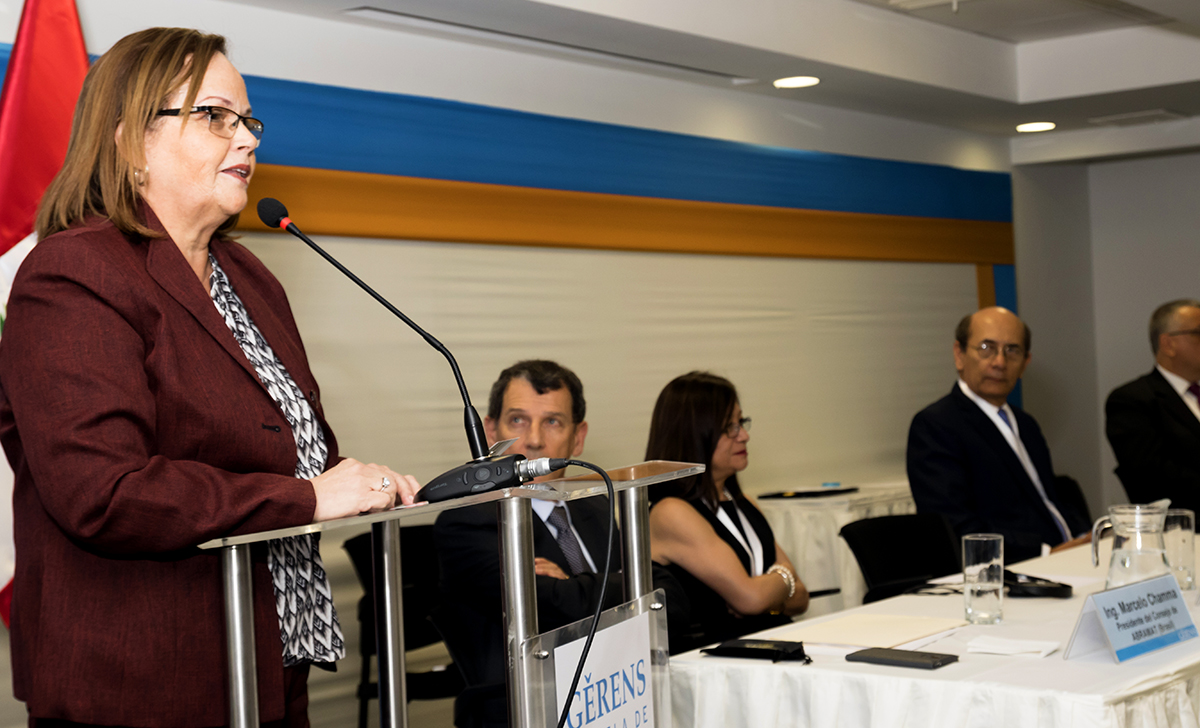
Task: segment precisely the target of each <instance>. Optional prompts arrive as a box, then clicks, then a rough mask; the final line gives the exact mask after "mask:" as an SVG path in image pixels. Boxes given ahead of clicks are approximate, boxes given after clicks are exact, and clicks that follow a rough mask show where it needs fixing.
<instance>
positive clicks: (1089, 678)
mask: <svg viewBox="0 0 1200 728" xmlns="http://www.w3.org/2000/svg"><path fill="white" fill-rule="evenodd" d="M1107 566H1108V555H1107V542H1106V543H1105V544H1104V553H1102V559H1101V567H1100V568H1096V569H1092V568H1091V562H1090V557H1089V554H1088V552H1087V549H1086V548H1079V549H1074V550H1072V551H1068V552H1065V553H1061V554H1054V555H1051V556H1048V557H1046V558H1043V559H1034V560H1032V561H1028V562H1025V563H1024V564H1021V565H1018V566H1017V567H1015V568H1016V570H1017V571H1020V572H1022V573H1027V574H1035V575H1039V576H1046V577H1049V578H1055V577H1058V578H1059V579H1060V580H1064V579H1070V580H1073V581H1074V582H1075V583H1076V585H1077V586H1076V589H1075V596H1074V597H1073V598H1071V599H1069V600H1059V599H1011V598H1006V599H1005V601H1004V621H1003V623H1001V624H998V625H993V626H968V627H965V628H963V629H961V630H960V631H958V632H956V633H954V634H952V635H950V636H948V637H945V638H943V639H940V640H938V641H936V642H933V643H931V644H928V645H926V646H923V647H922V648H921V649H923V650H926V651H929V652H945V653H952V654H957V655H960V656H961V658H960V660H959V662H956V663H954V664H951V665H948V666H946V667H943V668H941V669H938V670H932V671H926V670H915V669H906V668H899V667H886V666H881V665H866V664H862V663H850V662H846V661H845V659H844V657H843V656H841V655H838V654H821V651H820V648H819V647H818V646H812V645H810V646H809V648H810V651H812V652H815V653H816V654H814V656H813V664H811V665H797V664H788V663H779V664H772V663H769V662H765V661H759V660H746V659H731V658H714V657H709V656H702V655H700V654H699V653H697V652H690V653H687V654H684V655H679V656H677V657H674V658H672V660H671V687H672V695H673V713H674V721H675V725H676V726H679V727H682V726H695V727H696V728H708V727H711V728H742V727H745V728H772V727H779V728H783V727H785V726H786V727H788V728H792V727H794V726H805V727H810V726H811V727H812V728H835V727H836V728H893V727H894V728H918V727H920V728H924V727H925V726H947V727H950V726H953V727H955V728H958V727H960V726H1014V727H1017V726H1019V727H1020V728H1035V727H1044V728H1084V727H1085V726H1086V727H1087V728H1094V727H1100V728H1106V727H1112V728H1151V727H1154V728H1160V727H1161V728H1168V727H1169V728H1196V726H1197V725H1198V724H1200V723H1198V720H1197V707H1198V706H1200V639H1195V640H1191V641H1189V642H1185V643H1182V644H1179V645H1175V646H1173V647H1170V648H1168V649H1165V650H1162V651H1160V652H1156V653H1151V654H1148V655H1144V656H1142V657H1138V658H1135V659H1134V660H1132V661H1129V662H1126V663H1124V664H1120V665H1118V664H1116V663H1115V662H1114V661H1113V659H1112V658H1111V657H1109V656H1108V654H1106V653H1103V652H1101V653H1094V654H1093V655H1090V656H1087V657H1084V658H1082V659H1077V660H1071V661H1065V660H1063V658H1062V650H1063V649H1065V648H1066V643H1067V641H1068V639H1069V638H1070V635H1071V630H1072V628H1073V626H1074V624H1075V620H1076V618H1077V616H1078V614H1079V610H1080V607H1081V606H1082V604H1083V600H1084V596H1085V595H1086V594H1087V593H1090V592H1092V591H1096V590H1098V589H1101V588H1103V581H1104V576H1105V574H1106V572H1107ZM1192 594H1193V595H1194V592H1193V593H1192ZM1189 601H1194V598H1193V597H1191V596H1190V597H1189ZM1190 609H1191V611H1192V615H1193V619H1196V620H1197V621H1200V610H1198V609H1197V608H1196V607H1195V606H1192V607H1190ZM853 612H863V613H873V614H889V615H891V614H895V615H925V616H938V617H951V618H961V617H962V614H963V606H962V597H961V596H960V595H952V596H903V597H897V598H895V599H888V600H885V601H882V602H876V603H875V604H870V605H867V606H864V607H859V608H858V609H855V610H853ZM839 616H842V615H829V616H827V617H822V618H821V619H835V618H837V617H839ZM792 628H793V627H791V626H785V627H780V628H778V629H775V630H769V631H767V632H765V633H763V636H769V635H772V634H778V633H780V632H784V631H786V630H789V629H792ZM980 635H989V636H995V637H1001V638H1011V639H1040V640H1046V639H1050V640H1055V641H1058V642H1061V644H1062V648H1061V649H1060V650H1059V651H1058V652H1055V653H1053V654H1051V655H1049V656H1048V657H1045V658H1037V657H1020V656H1018V657H1005V656H998V655H984V654H974V653H972V654H967V647H966V645H967V643H968V642H969V641H970V640H971V639H973V638H974V637H977V636H980Z"/></svg>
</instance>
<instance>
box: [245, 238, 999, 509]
mask: <svg viewBox="0 0 1200 728" xmlns="http://www.w3.org/2000/svg"><path fill="white" fill-rule="evenodd" d="M243 241H244V242H245V243H247V244H248V245H249V246H250V247H251V249H252V250H254V252H255V253H256V254H257V255H259V256H260V257H261V258H262V259H263V261H264V262H265V263H266V264H267V266H268V267H270V268H271V270H272V271H273V272H274V273H275V275H276V276H278V277H279V279H280V280H281V281H282V282H283V285H284V287H285V288H286V289H287V291H288V293H289V297H290V299H291V303H292V308H293V310H294V311H295V313H296V319H297V322H298V324H299V326H300V330H301V332H302V334H303V335H304V337H305V345H306V347H307V349H308V353H309V359H310V360H311V362H312V365H313V370H314V373H315V374H316V375H317V379H318V381H320V382H321V386H322V400H323V401H324V402H325V406H326V409H327V414H328V416H329V419H330V421H331V423H332V425H333V427H334V429H335V431H336V432H337V434H338V437H339V439H340V440H341V442H342V443H343V445H344V454H347V455H353V456H354V457H357V458H360V459H367V460H376V461H379V462H386V463H390V464H391V465H392V466H393V467H395V468H397V469H401V470H403V471H404V472H412V473H414V474H416V475H417V476H418V479H420V480H422V481H423V482H424V481H427V480H429V479H431V478H432V477H433V476H435V475H437V474H438V473H440V472H442V471H444V470H446V469H449V468H450V467H452V466H454V465H456V464H458V463H459V462H460V461H463V460H464V459H465V458H466V456H467V449H466V444H465V438H464V435H463V432H462V406H461V404H460V402H459V399H458V394H457V390H456V389H455V386H454V383H453V379H452V378H451V375H450V371H449V367H448V366H447V365H446V363H445V361H444V360H443V359H442V357H441V356H440V355H439V354H437V353H436V352H435V351H433V350H432V349H431V348H429V347H428V346H427V345H426V344H425V343H424V342H423V341H422V340H421V339H419V338H418V337H417V335H416V334H414V333H412V332H411V331H410V330H408V329H407V328H406V327H405V326H404V325H403V324H402V323H401V322H399V321H397V320H395V319H394V318H393V317H392V316H391V314H389V313H388V312H386V311H385V310H384V309H382V308H381V307H380V306H378V304H376V303H375V302H374V301H372V300H371V299H369V298H368V297H367V296H366V294H365V293H363V292H361V291H359V290H358V289H357V288H355V287H354V285H353V284H352V283H350V282H349V281H348V280H346V279H344V278H343V277H342V276H341V274H340V273H338V272H337V271H336V270H335V269H334V268H332V267H331V266H330V265H329V264H328V263H326V262H325V261H324V260H322V259H320V258H319V257H318V256H317V255H316V254H314V253H312V252H311V251H309V250H308V249H307V248H304V247H303V246H299V247H298V244H297V243H295V242H294V241H293V240H292V239H291V238H287V237H283V236H279V235H271V234H258V235H247V236H245V238H244V239H243ZM322 243H323V244H324V245H326V247H327V248H328V249H329V251H330V252H331V253H332V254H333V255H335V256H338V257H339V258H341V259H342V261H343V262H344V263H345V264H346V265H347V266H349V267H350V268H351V269H352V270H356V271H357V272H359V274H360V275H362V276H363V277H364V278H365V279H366V280H367V281H368V283H370V284H372V285H373V286H375V287H376V288H377V289H378V290H379V291H380V293H382V294H383V295H384V296H385V297H388V298H389V299H391V300H392V301H393V303H395V304H397V305H398V306H399V307H400V308H401V309H402V310H404V311H405V312H406V313H408V314H409V315H410V316H412V317H413V318H414V319H415V320H416V321H418V322H419V323H420V324H421V325H422V326H424V327H425V328H427V329H428V330H429V331H430V332H432V333H433V334H434V335H435V336H438V337H439V338H440V339H441V340H442V341H443V342H444V343H445V344H446V345H447V346H448V347H450V349H451V350H452V351H453V352H455V355H456V356H457V358H458V360H459V363H460V365H461V367H462V370H463V373H464V376H465V378H466V380H467V385H468V387H469V389H470V392H471V396H472V399H473V400H474V401H475V403H476V406H477V408H478V409H479V410H480V411H481V414H482V413H484V412H486V405H487V402H486V398H487V393H488V389H489V388H490V386H491V384H492V382H493V381H494V380H495V378H496V375H497V374H499V372H500V370H501V369H503V368H504V367H506V366H508V365H510V364H512V363H513V362H515V361H517V360H519V359H523V358H552V359H556V360H558V361H560V362H561V363H562V364H564V365H566V366H568V367H571V368H572V369H574V370H575V371H576V372H577V373H578V374H579V376H580V378H581V379H582V380H583V383H584V388H585V393H586V397H587V400H588V416H587V418H588V421H589V423H590V432H589V436H588V442H587V447H586V450H585V452H584V457H585V458H586V459H589V460H591V461H593V462H596V463H598V464H601V465H603V466H605V467H616V466H620V465H627V464H631V463H635V462H640V461H641V460H642V459H643V456H644V453H645V447H646V437H647V434H648V432H649V423H650V413H651V410H652V409H653V406H654V400H655V398H656V397H657V396H658V392H659V391H660V390H661V389H662V387H663V386H664V385H665V384H666V383H667V382H668V381H669V380H670V379H672V378H673V377H675V376H677V375H679V374H683V373H684V372H687V371H689V370H693V369H709V370H712V371H715V372H717V373H719V374H723V375H725V376H728V377H729V378H730V379H732V380H733V382H734V383H735V384H736V385H737V386H738V388H739V390H740V394H741V399H742V407H743V409H744V410H745V411H746V413H747V414H748V415H750V416H752V417H753V418H754V430H753V433H752V439H751V443H750V451H751V463H752V465H751V467H750V468H749V470H748V471H747V472H746V475H745V477H744V478H743V484H744V485H745V486H746V488H747V490H748V491H750V492H764V491H768V490H781V489H789V488H796V487H800V486H804V485H810V486H818V485H820V483H822V482H825V481H841V482H846V483H861V482H871V481H880V480H894V479H896V478H897V477H903V475H904V446H905V441H906V436H907V432H908V424H909V421H910V420H911V419H912V415H913V413H915V412H916V411H917V410H918V409H920V408H921V407H923V406H925V405H926V404H928V403H929V402H932V401H933V400H935V399H937V398H938V397H940V396H942V395H943V394H945V392H947V391H949V388H950V385H951V383H952V382H953V381H954V369H953V364H952V359H951V356H950V344H951V339H952V334H951V332H952V331H953V328H954V324H955V323H956V322H957V320H958V319H959V318H960V317H961V316H962V312H963V311H966V310H969V309H970V308H971V307H972V306H973V305H974V301H975V297H976V292H975V271H974V266H970V265H947V264H919V263H870V262H847V261H831V260H799V259H785V260H779V259H770V258H745V257H736V256H712V255H670V254H654V253H623V252H612V251H583V250H553V249H550V250H547V249H536V248H518V247H505V246H493V245H468V244H461V245H446V244H444V243H420V242H401V241H379V240H361V239H351V238H327V239H324V240H323V241H322Z"/></svg>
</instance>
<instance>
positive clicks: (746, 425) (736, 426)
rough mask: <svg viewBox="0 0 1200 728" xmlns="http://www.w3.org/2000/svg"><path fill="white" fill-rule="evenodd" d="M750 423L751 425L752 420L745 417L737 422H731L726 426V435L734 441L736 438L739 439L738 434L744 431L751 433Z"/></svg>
mask: <svg viewBox="0 0 1200 728" xmlns="http://www.w3.org/2000/svg"><path fill="white" fill-rule="evenodd" d="M750 423H751V420H750V418H749V417H743V418H741V419H740V420H738V421H736V422H730V423H729V424H728V425H726V426H725V430H724V432H725V434H726V435H728V436H729V437H730V438H731V439H732V438H734V437H737V436H738V433H739V432H741V431H742V430H745V431H746V432H749V431H750Z"/></svg>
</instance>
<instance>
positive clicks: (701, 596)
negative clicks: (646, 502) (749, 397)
mask: <svg viewBox="0 0 1200 728" xmlns="http://www.w3.org/2000/svg"><path fill="white" fill-rule="evenodd" d="M749 441H750V418H749V417H743V416H742V407H741V404H739V402H738V395H737V390H736V389H735V388H734V386H733V384H732V383H731V382H730V381H729V380H727V379H725V378H723V377H718V376H716V375H713V374H709V373H707V372H690V373H688V374H684V375H683V376H681V377H677V378H676V379H674V380H673V381H672V382H671V383H670V384H668V385H667V386H666V388H664V389H663V391H662V393H661V394H659V395H658V402H656V403H655V405H654V415H653V418H652V419H651V423H650V442H649V443H648V444H647V445H646V459H647V460H676V461H684V462H693V463H704V465H705V466H706V469H705V471H704V472H703V473H701V474H700V475H696V476H693V477H691V478H683V479H680V480H676V481H672V482H669V483H662V484H659V485H652V486H650V503H651V505H650V554H651V557H652V558H653V559H654V561H656V562H658V563H660V564H663V565H665V566H666V567H667V568H668V569H670V570H671V572H672V573H674V574H675V576H676V578H678V579H679V581H680V583H682V584H683V588H684V591H685V592H686V593H687V595H688V598H689V601H690V602H691V605H690V607H691V624H690V625H689V627H688V629H686V630H682V629H680V628H678V627H675V626H673V629H672V633H673V634H679V633H687V634H688V635H689V639H687V640H686V644H678V640H675V641H673V642H672V644H671V652H672V653H678V652H681V651H684V650H688V649H692V648H694V647H698V646H701V645H705V644H711V643H713V642H720V641H723V640H727V639H733V638H735V637H740V636H742V635H745V634H749V633H751V632H757V631H759V630H762V629H766V628H768V627H774V626H777V625H780V624H786V623H787V622H788V621H789V617H788V616H785V615H793V614H800V613H801V612H803V611H804V610H805V609H807V608H808V590H807V589H805V588H804V584H803V583H802V582H801V581H800V578H799V577H798V576H796V570H795V568H794V567H793V566H792V562H791V561H790V560H789V559H788V557H787V554H785V553H784V552H783V549H782V548H780V547H779V544H778V543H776V542H775V536H774V534H773V533H772V532H771V527H770V526H769V525H768V524H767V520H766V519H765V518H764V517H763V515H762V513H761V512H759V510H758V508H756V507H755V506H754V504H753V503H752V502H750V500H749V499H748V498H747V497H746V496H745V495H743V494H742V491H741V488H739V487H738V482H737V473H739V472H740V471H742V470H745V468H746V465H747V463H748V452H747V449H746V444H747V443H748V442H749ZM668 606H669V605H668ZM673 639H674V638H673Z"/></svg>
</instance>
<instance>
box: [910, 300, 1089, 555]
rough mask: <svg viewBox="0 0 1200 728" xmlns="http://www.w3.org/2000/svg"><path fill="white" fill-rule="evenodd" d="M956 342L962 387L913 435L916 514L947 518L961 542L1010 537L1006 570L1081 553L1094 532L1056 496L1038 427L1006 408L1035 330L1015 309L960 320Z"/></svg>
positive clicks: (926, 414)
mask: <svg viewBox="0 0 1200 728" xmlns="http://www.w3.org/2000/svg"><path fill="white" fill-rule="evenodd" d="M954 338H955V341H954V367H955V369H957V370H958V376H959V379H958V381H957V382H956V383H955V384H954V387H952V388H951V390H950V394H948V395H947V396H945V397H943V398H942V399H939V400H938V401H937V402H934V403H933V404H931V405H929V406H928V407H926V408H925V409H923V410H921V411H920V412H918V413H917V415H916V416H915V417H914V418H913V421H912V426H911V427H910V428H909V431H908V457H907V462H908V481H909V485H910V486H911V487H912V493H913V500H915V501H916V504H917V510H918V511H919V512H922V513H925V512H930V513H942V514H944V515H945V516H946V517H947V518H948V519H949V520H950V524H951V525H952V526H953V527H954V530H955V532H956V533H958V534H959V535H960V536H961V535H963V534H967V533H999V534H1001V535H1003V536H1004V558H1005V561H1006V562H1007V563H1015V562H1017V561H1023V560H1025V559H1029V558H1033V557H1035V556H1038V555H1040V554H1041V553H1042V551H1043V546H1052V547H1055V548H1058V547H1066V546H1070V545H1074V542H1073V541H1072V537H1073V536H1075V535H1077V534H1086V533H1087V532H1088V529H1089V526H1090V524H1089V523H1087V519H1086V516H1085V515H1084V514H1082V513H1079V512H1078V511H1077V509H1075V508H1072V507H1070V506H1069V504H1068V503H1067V502H1065V501H1064V499H1062V498H1060V497H1059V494H1058V493H1057V492H1056V489H1055V476H1054V469H1053V467H1052V466H1051V463H1050V448H1049V447H1048V446H1047V445H1046V440H1045V438H1043V437H1042V432H1041V429H1040V428H1038V425H1037V422H1036V421H1035V420H1034V419H1033V418H1032V417H1030V416H1029V415H1028V414H1026V413H1025V412H1024V411H1023V410H1021V409H1019V408H1017V407H1012V406H1011V405H1009V404H1008V403H1007V401H1006V399H1007V397H1008V394H1009V392H1011V391H1012V390H1013V388H1014V387H1015V386H1016V385H1017V380H1019V379H1020V378H1021V374H1022V373H1023V372H1024V371H1025V366H1026V364H1028V363H1029V345H1030V332H1029V327H1028V326H1026V325H1025V324H1024V322H1022V321H1021V319H1019V318H1017V317H1016V315H1015V314H1013V313H1012V312H1011V311H1008V310H1007V309H1003V308H999V307H993V308H985V309H983V310H981V311H977V312H976V313H974V314H973V315H970V316H967V317H965V318H964V319H963V320H962V321H960V322H959V324H958V328H957V329H956V330H955V333H954ZM1084 538H1086V536H1084V537H1082V538H1081V539H1080V540H1081V541H1082V540H1083V539H1084ZM1051 550H1053V549H1051Z"/></svg>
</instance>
